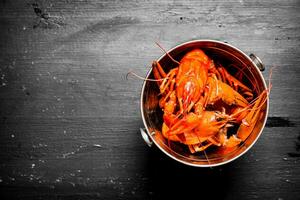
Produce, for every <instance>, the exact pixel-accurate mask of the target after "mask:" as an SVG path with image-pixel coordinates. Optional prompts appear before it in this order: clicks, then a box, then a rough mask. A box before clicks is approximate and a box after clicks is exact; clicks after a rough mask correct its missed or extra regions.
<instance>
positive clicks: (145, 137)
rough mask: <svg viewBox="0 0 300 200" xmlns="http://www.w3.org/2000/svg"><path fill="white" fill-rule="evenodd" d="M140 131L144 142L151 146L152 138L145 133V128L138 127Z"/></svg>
mask: <svg viewBox="0 0 300 200" xmlns="http://www.w3.org/2000/svg"><path fill="white" fill-rule="evenodd" d="M140 132H141V135H142V138H143V139H144V141H145V142H146V144H147V145H148V146H149V147H151V146H152V144H153V141H152V139H151V138H150V137H149V135H148V134H147V133H146V129H145V128H140Z"/></svg>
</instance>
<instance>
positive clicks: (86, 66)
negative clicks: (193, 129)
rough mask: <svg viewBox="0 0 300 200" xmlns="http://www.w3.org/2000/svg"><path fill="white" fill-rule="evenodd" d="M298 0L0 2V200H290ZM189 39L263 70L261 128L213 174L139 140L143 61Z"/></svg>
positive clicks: (296, 154)
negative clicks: (248, 57) (249, 58)
mask: <svg viewBox="0 0 300 200" xmlns="http://www.w3.org/2000/svg"><path fill="white" fill-rule="evenodd" d="M299 13H300V2H299V1H297V0H288V1H280V0H276V1H272V0H264V1H250V0H248V1H243V0H236V1H233V0H231V1H226V2H223V1H207V2H206V1H147V0H141V1H138V0H136V1H121V0H114V1H111V0H106V1H95V0H82V1H79V0H76V1H75V0H74V1H72V0H66V1H46V0H44V1H43V0H41V1H26V0H19V1H15V0H11V1H8V0H2V1H0V192H1V197H6V199H10V198H11V199H53V198H54V199H55V198H56V199H97V198H98V199H155V198H162V199H163V198H164V199H172V198H174V197H173V196H175V197H178V196H182V197H185V199H187V198H193V199H200V198H214V197H217V198H218V199H222V198H224V199H277V200H280V199H299V196H300V167H299V163H300V159H299V158H300V151H299V148H300V131H299V125H300V118H299V117H300V114H299V105H300V102H299V98H300V89H299V87H298V86H299V75H300V73H299V72H300V67H299V63H300V55H299V53H300V49H299V46H300V36H299V33H300V23H299V22H300V15H299ZM192 39H217V40H221V41H226V42H228V43H230V44H232V45H234V46H236V47H238V48H240V49H241V50H243V51H244V52H246V53H247V54H249V53H255V54H256V55H258V56H259V57H260V58H261V59H262V61H263V62H264V63H265V65H266V71H265V72H264V73H263V74H264V76H265V78H267V77H268V71H269V69H270V67H271V66H277V68H276V69H275V70H274V73H273V78H272V79H273V88H272V92H271V99H270V113H269V118H268V122H267V125H266V128H265V129H264V131H263V134H262V136H261V137H260V139H259V140H258V142H257V143H256V144H255V145H254V147H253V148H252V149H251V150H250V151H249V152H248V153H246V154H245V155H244V156H242V157H241V158H239V159H238V160H236V161H234V162H232V163H230V164H227V165H225V166H221V167H215V168H212V169H211V168H208V169H202V168H193V167H189V166H184V165H182V164H180V163H177V162H175V161H173V160H171V159H170V158H168V157H167V156H166V155H164V154H163V153H162V152H160V151H159V150H158V149H157V148H156V147H153V148H151V149H150V148H148V147H147V146H146V145H145V143H144V142H143V140H142V138H141V137H140V135H139V128H140V127H143V124H142V120H141V115H140V110H139V100H140V99H139V95H140V89H141V85H142V81H140V80H136V79H133V78H130V79H129V80H126V78H125V75H126V73H127V72H128V71H129V70H134V71H135V72H136V73H138V74H141V75H145V74H146V72H147V71H148V70H149V68H150V63H151V62H152V60H154V59H157V58H158V57H159V56H161V55H162V52H161V50H160V49H159V48H158V47H157V46H156V45H155V41H158V42H160V44H161V45H162V46H163V47H164V48H166V49H170V48H171V47H173V46H175V45H177V44H179V43H182V42H185V41H188V40H192ZM1 199H3V198H1Z"/></svg>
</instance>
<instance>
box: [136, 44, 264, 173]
mask: <svg viewBox="0 0 300 200" xmlns="http://www.w3.org/2000/svg"><path fill="white" fill-rule="evenodd" d="M195 48H200V49H202V50H203V51H204V52H205V53H206V54H207V55H208V56H209V57H210V58H212V59H213V60H218V61H220V62H221V63H222V64H223V66H225V67H226V66H227V70H229V71H230V70H231V69H229V68H230V67H228V66H230V65H231V64H234V65H235V66H238V67H239V68H241V69H242V70H243V72H245V73H246V75H247V77H248V79H250V80H248V81H251V82H252V83H254V85H255V87H256V88H257V94H256V95H259V94H260V93H261V92H262V91H264V90H265V89H266V88H267V86H266V82H265V80H264V78H263V76H262V73H261V71H263V70H264V66H263V64H262V62H261V60H260V59H259V58H258V57H256V56H255V55H254V54H250V55H249V56H248V55H246V54H245V53H243V52H242V51H241V50H239V49H237V48H236V47H234V46H232V45H229V44H227V43H224V42H220V41H215V40H193V41H189V42H186V43H183V44H180V45H178V46H176V47H174V48H172V49H171V50H169V51H168V53H169V54H170V55H171V56H172V57H173V58H175V59H177V60H180V59H181V58H182V57H183V56H184V55H185V53H187V52H188V51H190V50H192V49H195ZM157 61H158V62H159V63H160V64H161V65H162V66H163V67H164V68H165V70H166V71H169V70H170V69H171V68H173V67H175V66H176V64H174V62H172V61H171V60H170V58H169V57H168V56H167V55H166V54H164V55H163V56H161V57H160V58H159V59H158V60H157ZM146 78H154V77H153V73H152V70H151V69H150V70H149V72H148V74H147V77H146ZM158 94H159V88H158V86H157V84H156V82H151V81H144V83H143V87H142V92H141V114H142V118H143V122H144V126H145V128H141V129H140V131H141V135H142V137H143V139H144V140H145V142H146V143H147V144H148V145H149V146H151V145H152V144H153V143H154V144H155V145H156V146H157V147H158V148H159V149H160V150H161V151H162V152H164V153H165V154H166V155H168V156H169V157H171V158H173V159H174V160H176V161H178V162H181V163H183V164H186V165H190V166H195V167H212V166H218V165H222V164H226V163H229V162H231V161H233V160H235V159H237V158H238V157H240V156H241V155H243V154H244V153H246V152H247V151H248V150H249V149H250V148H251V147H252V146H253V145H254V143H255V142H256V141H257V139H258V138H259V136H260V135H261V133H262V131H263V128H264V126H265V123H266V120H267V115H268V110H269V100H267V101H266V102H265V105H264V106H263V111H262V113H263V114H262V117H261V118H260V120H258V121H257V123H256V125H255V128H254V130H253V131H252V133H251V134H250V135H249V137H248V138H247V139H246V140H245V141H244V142H242V143H241V144H240V145H239V147H238V148H236V149H235V150H234V151H232V152H229V153H228V154H226V155H220V154H217V153H214V152H206V155H205V154H204V153H203V152H202V153H196V154H191V153H190V152H189V150H188V148H186V147H185V146H184V145H182V144H179V143H175V142H174V143H173V142H172V143H171V145H170V143H168V142H167V141H166V140H165V139H164V138H163V136H162V135H161V134H160V131H161V127H162V123H163V120H162V114H163V113H162V111H161V109H160V108H159V106H158Z"/></svg>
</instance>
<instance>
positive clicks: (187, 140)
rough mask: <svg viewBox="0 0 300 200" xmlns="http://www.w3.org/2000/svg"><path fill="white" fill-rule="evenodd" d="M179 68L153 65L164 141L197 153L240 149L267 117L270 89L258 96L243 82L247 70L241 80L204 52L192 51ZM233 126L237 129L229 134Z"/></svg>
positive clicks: (240, 74) (183, 59) (179, 64)
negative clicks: (260, 121)
mask: <svg viewBox="0 0 300 200" xmlns="http://www.w3.org/2000/svg"><path fill="white" fill-rule="evenodd" d="M175 62H176V61H175ZM177 64H178V66H177V67H175V68H172V69H171V70H170V71H169V72H168V73H166V72H165V71H164V69H163V67H162V66H161V65H160V64H159V63H158V62H156V61H154V62H153V64H152V70H153V74H154V77H155V79H156V80H157V83H158V86H159V89H160V95H159V96H160V97H161V98H160V100H159V106H160V108H161V109H162V111H163V124H162V131H161V132H162V135H163V136H164V138H166V139H167V140H168V141H174V142H180V143H183V144H185V145H187V146H188V148H189V150H190V152H191V153H195V152H200V151H204V150H205V149H207V148H208V147H210V146H215V147H219V148H221V149H224V150H228V149H234V148H236V147H237V146H239V145H240V144H241V142H242V141H245V139H246V138H247V137H248V136H249V135H250V134H251V132H252V131H253V129H254V127H255V124H256V122H257V121H258V120H259V119H260V118H261V117H262V116H263V113H262V108H263V105H264V103H265V102H266V99H267V97H268V92H267V90H265V91H263V92H262V93H261V94H260V95H258V96H257V95H256V94H255V92H254V91H253V89H251V88H249V87H247V86H246V85H245V84H243V83H242V80H243V78H242V75H243V74H242V73H241V71H239V72H238V73H239V75H237V76H235V77H240V78H235V77H234V76H233V75H231V74H230V73H229V72H228V71H227V70H226V69H225V68H224V67H223V66H221V65H220V64H218V65H217V64H215V63H214V62H213V60H211V59H210V58H209V57H208V56H207V55H206V54H205V53H204V52H203V51H202V50H200V49H194V50H192V51H190V52H188V53H187V54H186V55H185V56H184V57H183V58H182V59H181V61H180V62H177ZM238 79H239V80H238ZM256 92H257V91H256ZM255 95H256V96H257V97H256V98H254V97H255ZM233 126H235V127H236V128H235V130H237V131H236V132H235V133H234V134H228V129H229V128H230V127H233Z"/></svg>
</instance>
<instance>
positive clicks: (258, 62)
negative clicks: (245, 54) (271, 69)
mask: <svg viewBox="0 0 300 200" xmlns="http://www.w3.org/2000/svg"><path fill="white" fill-rule="evenodd" d="M249 57H250V58H251V60H252V62H254V64H255V65H256V66H257V67H258V68H259V70H260V71H265V66H264V64H263V63H262V61H261V59H260V58H259V57H257V56H256V55H254V54H253V53H251V54H250V55H249Z"/></svg>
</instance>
